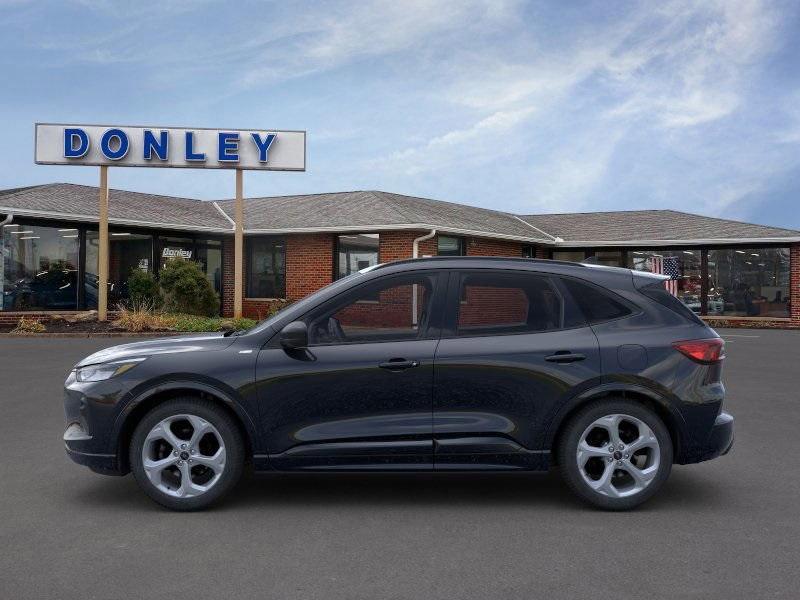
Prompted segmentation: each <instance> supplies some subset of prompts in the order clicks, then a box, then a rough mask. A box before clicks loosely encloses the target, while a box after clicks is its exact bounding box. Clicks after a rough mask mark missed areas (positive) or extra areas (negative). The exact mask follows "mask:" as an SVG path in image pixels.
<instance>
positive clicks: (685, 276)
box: [628, 250, 702, 314]
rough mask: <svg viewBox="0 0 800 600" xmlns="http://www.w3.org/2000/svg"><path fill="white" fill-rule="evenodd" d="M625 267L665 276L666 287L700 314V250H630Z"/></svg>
mask: <svg viewBox="0 0 800 600" xmlns="http://www.w3.org/2000/svg"><path fill="white" fill-rule="evenodd" d="M628 266H629V267H630V268H631V269H634V270H636V271H647V272H648V273H660V274H662V275H669V276H670V277H672V279H671V280H670V281H668V282H666V283H665V285H666V287H667V289H668V290H669V291H670V292H671V293H672V295H673V296H676V297H677V298H678V299H679V300H680V301H681V302H683V303H684V304H685V305H686V306H688V307H689V308H690V309H691V310H692V311H694V312H695V313H697V314H700V310H701V302H700V299H701V296H702V292H701V284H702V271H701V267H702V260H701V251H700V250H633V251H630V252H628Z"/></svg>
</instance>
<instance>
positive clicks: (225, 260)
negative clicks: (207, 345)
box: [220, 236, 234, 317]
mask: <svg viewBox="0 0 800 600" xmlns="http://www.w3.org/2000/svg"><path fill="white" fill-rule="evenodd" d="M233 254H234V252H233V237H232V236H231V237H226V238H225V239H223V240H222V298H220V302H221V303H222V305H221V306H220V311H221V314H222V316H223V317H232V316H233V282H234V280H233V278H234V269H233V267H234V262H233V261H234V256H233Z"/></svg>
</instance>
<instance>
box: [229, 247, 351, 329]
mask: <svg viewBox="0 0 800 600" xmlns="http://www.w3.org/2000/svg"><path fill="white" fill-rule="evenodd" d="M285 239H286V298H269V299H265V298H247V297H245V299H244V300H243V301H242V314H243V315H244V316H245V317H249V318H251V319H259V320H260V319H263V318H265V317H267V316H269V315H270V314H271V313H272V312H274V311H275V310H277V309H279V308H282V307H283V306H285V305H286V304H287V303H288V302H293V301H295V300H300V299H301V298H304V297H305V296H308V295H309V294H311V293H313V292H316V291H317V290H318V289H320V288H322V287H325V286H326V285H328V284H329V283H331V281H333V250H334V244H335V239H336V238H335V236H334V235H333V234H330V233H313V234H298V235H287V236H286V238H285ZM245 277H247V273H246V269H245ZM244 284H245V288H244V289H245V296H246V290H247V282H246V281H245V282H244ZM226 286H227V287H230V293H229V295H230V314H233V242H231V277H230V281H228V280H227V279H226ZM226 293H227V290H226ZM226 314H227V313H226Z"/></svg>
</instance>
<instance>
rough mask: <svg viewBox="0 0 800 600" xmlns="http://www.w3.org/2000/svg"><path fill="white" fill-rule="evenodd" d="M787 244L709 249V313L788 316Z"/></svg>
mask: <svg viewBox="0 0 800 600" xmlns="http://www.w3.org/2000/svg"><path fill="white" fill-rule="evenodd" d="M789 272H790V270H789V248H717V249H712V250H709V251H708V298H709V300H708V314H709V315H725V316H736V317H773V318H776V317H777V318H789V316H790V308H789Z"/></svg>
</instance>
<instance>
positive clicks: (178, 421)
mask: <svg viewBox="0 0 800 600" xmlns="http://www.w3.org/2000/svg"><path fill="white" fill-rule="evenodd" d="M225 463H226V451H225V443H224V441H223V439H222V436H221V435H220V433H219V431H217V428H216V427H214V426H213V425H212V424H211V423H210V422H208V421H207V420H205V419H203V418H201V417H198V416H197V415H191V414H179V415H172V416H169V417H167V418H166V419H163V420H162V421H160V422H159V423H158V424H156V426H155V427H153V428H152V429H151V430H150V432H149V433H148V434H147V437H145V440H144V445H143V447H142V467H143V468H144V472H145V474H146V475H147V478H148V480H149V481H150V483H152V484H153V486H155V487H156V488H157V489H158V490H160V491H161V492H163V493H165V494H167V495H169V496H172V497H175V498H193V497H196V496H200V495H202V494H204V493H206V492H208V490H210V489H211V488H212V487H214V486H215V485H216V484H217V482H218V481H219V480H220V477H222V474H223V473H224V471H225Z"/></svg>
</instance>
